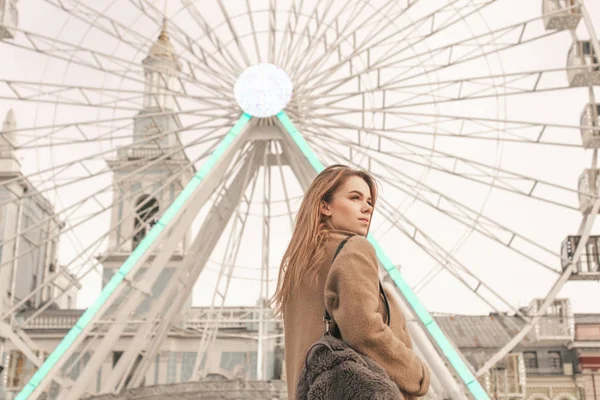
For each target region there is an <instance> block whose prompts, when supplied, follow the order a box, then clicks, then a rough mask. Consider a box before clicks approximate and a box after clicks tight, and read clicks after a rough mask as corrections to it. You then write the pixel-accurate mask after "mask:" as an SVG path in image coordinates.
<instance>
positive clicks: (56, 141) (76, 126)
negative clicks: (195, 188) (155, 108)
mask: <svg viewBox="0 0 600 400" xmlns="http://www.w3.org/2000/svg"><path fill="white" fill-rule="evenodd" d="M199 111H200V109H195V110H186V111H160V112H151V113H145V114H143V115H135V116H126V117H115V118H107V119H97V120H96V119H93V120H85V121H72V122H68V123H62V124H51V125H40V126H32V127H26V128H17V129H15V130H14V131H13V132H14V133H17V134H19V137H20V138H27V139H29V138H31V139H30V140H27V141H24V142H22V143H20V144H19V145H18V146H15V147H14V149H15V150H18V149H23V150H27V149H33V148H40V147H52V146H67V145H78V144H82V143H98V142H105V141H112V140H115V141H117V140H119V139H125V138H131V134H128V135H123V136H118V135H115V134H114V133H115V132H121V131H125V130H128V129H130V128H132V127H133V126H134V124H135V123H134V122H130V121H131V120H132V119H133V120H134V121H135V120H136V119H141V118H158V117H163V116H195V117H200V118H210V119H211V120H214V122H215V123H216V122H217V120H219V119H221V120H222V119H225V122H224V123H222V124H221V125H206V124H202V126H201V127H202V129H205V130H211V129H213V128H226V127H229V126H231V122H232V121H233V118H234V117H233V116H232V115H224V116H219V115H218V114H217V113H214V114H212V113H210V114H209V113H206V114H203V113H200V112H199ZM116 123H121V124H120V125H117V126H114V125H115V124H116ZM123 123H124V124H123ZM199 127H200V124H194V125H187V126H186V127H185V128H186V131H185V132H186V133H188V132H190V133H191V132H193V130H194V129H195V128H199ZM98 128H102V129H103V130H105V131H104V132H103V133H101V134H96V136H94V131H96V130H97V129H98ZM69 129H73V130H75V131H76V132H77V133H79V135H80V137H81V138H83V139H82V140H77V139H75V138H73V137H61V136H58V135H59V134H60V133H68V131H69ZM87 130H90V131H91V132H88V133H86V131H87ZM40 131H42V132H43V131H48V132H47V133H44V134H43V135H29V134H25V132H33V133H36V132H40ZM170 133H173V132H159V133H156V134H154V135H148V136H147V137H145V138H144V139H143V141H142V142H141V144H152V143H155V141H156V140H160V139H162V138H163V137H164V136H166V135H168V134H170ZM183 133H184V132H183V131H182V132H180V134H183ZM44 140H46V141H47V142H46V143H40V142H43V141H44ZM0 184H1V183H0Z"/></svg>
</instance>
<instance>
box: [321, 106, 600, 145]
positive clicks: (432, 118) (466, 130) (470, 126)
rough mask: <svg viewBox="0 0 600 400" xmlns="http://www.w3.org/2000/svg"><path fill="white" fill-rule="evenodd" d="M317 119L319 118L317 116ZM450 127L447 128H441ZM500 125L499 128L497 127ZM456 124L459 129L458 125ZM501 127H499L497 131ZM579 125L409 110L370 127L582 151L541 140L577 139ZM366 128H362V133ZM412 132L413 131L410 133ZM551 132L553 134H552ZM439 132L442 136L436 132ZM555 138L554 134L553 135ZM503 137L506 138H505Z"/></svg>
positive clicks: (393, 113)
mask: <svg viewBox="0 0 600 400" xmlns="http://www.w3.org/2000/svg"><path fill="white" fill-rule="evenodd" d="M386 117H397V118H400V119H401V120H406V121H407V123H406V124H399V122H398V121H395V122H396V124H394V127H393V128H392V127H390V126H389V125H390V123H389V122H388V121H389V118H386ZM317 118H318V117H317ZM326 122H328V123H327V124H325V123H323V122H320V119H316V120H315V122H314V124H315V125H317V126H321V127H326V128H328V129H342V130H344V129H347V128H346V127H345V126H340V125H339V123H338V122H337V121H336V122H333V121H332V120H331V119H327V120H326ZM445 124H448V125H449V128H448V129H445V128H444V127H443V126H444V125H445ZM499 124H500V125H499ZM457 125H458V126H457ZM498 126H502V128H501V129H500V128H498ZM418 128H431V129H432V130H433V129H435V132H433V131H432V132H428V131H427V130H425V129H418ZM581 128H582V127H581V126H580V125H567V124H556V123H540V122H533V121H526V120H516V119H502V118H485V117H477V116H463V115H454V114H447V113H439V114H432V113H427V112H410V111H406V110H403V111H386V112H385V113H383V121H382V123H381V128H370V132H373V133H382V134H385V133H397V134H411V133H414V134H418V135H431V136H440V137H445V136H448V137H455V138H464V139H480V140H482V139H487V140H494V141H500V142H503V141H506V142H522V143H527V144H532V145H536V144H539V145H559V146H564V147H576V148H581V145H580V144H578V143H577V144H576V143H574V141H573V140H571V141H570V142H557V141H543V140H542V139H543V138H544V137H545V136H549V134H550V133H554V132H556V131H565V132H564V134H563V135H562V136H564V137H566V138H569V137H576V136H578V135H579V134H580V133H581ZM364 129H365V128H362V127H361V131H362V130H364ZM413 129H414V130H413ZM586 129H590V130H591V131H600V128H599V127H593V126H590V127H587V126H586ZM553 131H554V132H553ZM439 132H442V133H439ZM554 134H555V135H556V133H554ZM505 136H506V137H505Z"/></svg>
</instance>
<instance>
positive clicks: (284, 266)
mask: <svg viewBox="0 0 600 400" xmlns="http://www.w3.org/2000/svg"><path fill="white" fill-rule="evenodd" d="M351 176H358V177H360V178H362V179H363V180H364V181H365V182H366V183H367V185H368V186H369V189H370V190H371V198H372V206H373V207H375V202H376V200H377V186H376V181H375V179H374V178H373V176H371V174H370V173H369V172H367V171H362V170H355V169H352V168H350V167H348V166H346V165H341V164H336V165H331V166H329V167H327V168H325V169H324V170H323V171H322V172H321V173H320V174H319V175H317V177H316V178H315V179H314V180H313V181H312V183H311V185H310V187H309V188H308V190H307V191H306V193H305V194H304V198H303V200H302V204H301V205H300V210H298V214H297V215H296V220H295V224H294V231H293V233H292V238H291V240H290V243H289V245H288V247H287V249H286V251H285V253H284V255H283V258H282V260H281V265H280V267H279V277H278V279H277V290H276V291H275V294H274V295H273V297H272V298H271V300H270V305H274V306H275V307H274V311H275V315H280V314H281V313H282V312H283V308H284V307H285V304H286V303H287V301H288V300H289V298H290V296H291V295H292V293H293V292H294V290H295V289H296V288H297V286H298V284H299V283H300V282H301V281H302V279H304V277H305V276H306V275H308V276H310V277H312V278H313V279H315V281H316V279H317V277H318V270H317V268H318V266H319V264H320V263H321V261H322V259H323V256H324V250H325V249H324V243H325V241H326V239H327V236H328V234H329V231H330V229H331V225H330V223H329V221H328V217H326V216H325V215H323V214H322V213H321V205H322V203H323V202H326V203H331V201H332V200H333V195H334V193H335V192H336V191H337V190H338V188H339V187H340V186H341V185H343V184H344V182H346V180H347V179H348V178H349V177H351Z"/></svg>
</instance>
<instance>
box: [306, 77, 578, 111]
mask: <svg viewBox="0 0 600 400" xmlns="http://www.w3.org/2000/svg"><path fill="white" fill-rule="evenodd" d="M566 71H567V70H566V69H565V68H557V69H550V70H543V71H530V72H517V73H507V74H503V75H493V76H481V77H473V78H465V79H455V80H447V81H437V82H435V84H431V83H427V84H412V85H410V84H407V85H401V86H397V87H389V88H386V89H380V88H376V89H366V90H364V91H361V92H360V93H359V92H353V93H339V94H338V93H336V94H329V95H322V96H313V97H312V98H313V99H315V100H317V99H326V98H327V97H334V99H333V100H330V101H327V102H326V103H318V102H317V103H315V107H324V106H325V107H329V106H333V105H334V104H336V103H339V102H343V101H346V100H349V99H352V98H354V97H359V96H362V95H363V93H364V94H367V93H369V94H372V95H377V96H381V97H382V99H386V93H398V94H406V98H405V99H403V100H399V101H397V102H395V103H393V104H391V105H389V106H388V105H385V104H383V105H382V107H381V108H380V109H379V111H387V110H389V109H392V110H393V109H394V108H396V107H399V106H416V105H423V104H437V103H443V102H447V101H460V100H470V99H482V98H491V97H503V96H509V95H515V94H528V93H537V92H546V91H552V90H563V89H570V87H569V86H546V87H539V86H540V81H541V79H542V77H543V76H544V75H546V76H547V75H552V74H553V75H557V74H558V73H562V74H565V73H566ZM561 77H562V75H561ZM507 78H510V80H508V81H506V79H507ZM500 80H504V81H502V82H499V81H500ZM515 84H520V86H516V85H515ZM431 86H434V88H432V87H431ZM498 89H503V91H502V92H501V93H498V91H497V90H498ZM420 90H422V92H421V91H420ZM442 93H443V94H442ZM409 95H410V96H412V97H409ZM421 97H424V98H428V97H431V100H429V101H427V102H420V103H412V102H410V101H411V100H414V99H418V98H421ZM370 111H373V110H370Z"/></svg>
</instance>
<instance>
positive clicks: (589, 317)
mask: <svg viewBox="0 0 600 400" xmlns="http://www.w3.org/2000/svg"><path fill="white" fill-rule="evenodd" d="M575 323H576V324H600V314H575Z"/></svg>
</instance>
